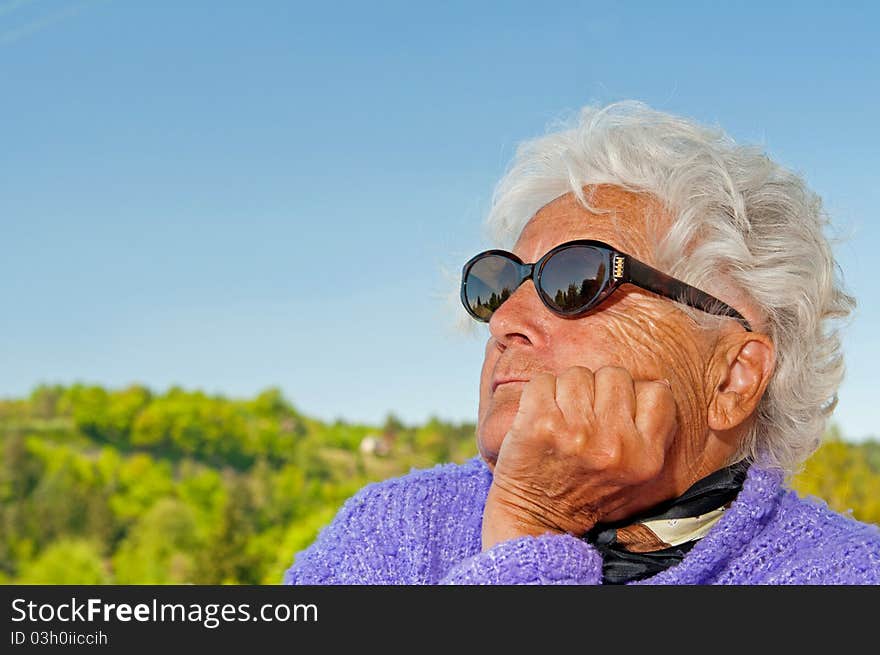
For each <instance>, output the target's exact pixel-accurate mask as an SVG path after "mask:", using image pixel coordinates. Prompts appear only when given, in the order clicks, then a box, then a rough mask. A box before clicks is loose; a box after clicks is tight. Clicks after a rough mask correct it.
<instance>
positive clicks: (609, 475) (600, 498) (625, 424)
mask: <svg viewBox="0 0 880 655" xmlns="http://www.w3.org/2000/svg"><path fill="white" fill-rule="evenodd" d="M677 429H678V421H677V418H676V403H675V399H674V397H673V395H672V390H671V389H670V387H669V384H668V383H667V382H666V381H665V380H653V381H642V380H639V381H633V379H632V377H631V376H630V374H629V371H627V370H626V369H624V368H620V367H616V366H605V367H602V368H600V369H598V370H597V371H596V372H595V373H593V371H591V370H590V369H588V368H585V367H583V366H572V367H570V368H568V369H566V370H565V371H563V372H562V373H561V374H560V375H559V377H558V378H557V377H556V376H554V375H552V374H550V373H540V374H537V375H535V377H533V378H532V379H531V380H529V382H528V383H526V384H525V385H524V387H523V391H522V395H521V397H520V401H519V409H518V411H517V414H516V416H515V417H514V420H513V424H512V425H511V428H510V430H509V431H508V433H507V435H506V436H505V438H504V442H503V443H502V445H501V448H500V449H499V452H498V459H497V461H496V463H495V470H494V477H493V481H492V485H491V487H490V489H489V495H488V497H487V499H486V506H485V508H484V510H483V535H482V538H483V550H486V549H488V548H491V547H492V546H493V545H495V544H496V543H498V542H499V541H503V540H505V539H511V538H514V537H517V536H524V535H539V534H543V533H545V532H557V533H566V532H568V533H571V534H574V535H577V536H579V535H581V534H583V533H584V532H586V531H588V530H589V529H590V528H592V527H593V525H595V524H596V523H597V522H600V521H614V520H618V519H622V518H626V517H627V516H629V515H631V514H633V513H636V512H638V511H641V510H644V509H647V508H649V507H651V506H652V505H655V504H657V503H659V502H661V501H662V500H665V499H667V498H671V497H673V495H674V492H675V488H674V481H673V479H672V476H671V474H670V472H669V471H668V468H669V466H668V464H669V458H668V456H667V455H668V451H669V447H670V445H671V444H672V440H673V437H674V435H675V433H676V431H677Z"/></svg>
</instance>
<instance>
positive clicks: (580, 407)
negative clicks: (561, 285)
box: [477, 185, 775, 549]
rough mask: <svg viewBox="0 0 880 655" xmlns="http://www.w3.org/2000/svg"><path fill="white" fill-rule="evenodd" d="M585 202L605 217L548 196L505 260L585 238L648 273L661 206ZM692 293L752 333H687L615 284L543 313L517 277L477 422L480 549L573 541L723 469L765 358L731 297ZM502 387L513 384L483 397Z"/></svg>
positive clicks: (596, 196) (499, 316) (743, 303)
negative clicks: (721, 304)
mask: <svg viewBox="0 0 880 655" xmlns="http://www.w3.org/2000/svg"><path fill="white" fill-rule="evenodd" d="M588 191H591V192H592V193H593V195H592V197H591V203H592V204H593V205H594V206H597V207H600V208H602V209H611V210H614V211H613V214H609V213H597V214H593V213H591V212H588V211H587V210H586V209H584V207H583V206H582V205H580V204H579V203H578V202H577V200H576V199H575V197H574V196H573V195H572V194H567V195H565V196H561V197H559V198H557V199H556V200H554V201H553V202H551V203H549V204H548V205H546V206H544V207H543V208H541V209H540V210H539V211H538V212H537V213H536V214H535V215H534V216H533V217H532V219H531V220H530V221H529V222H528V224H527V225H526V226H525V228H524V229H523V231H522V233H521V234H520V236H519V239H518V240H517V243H516V245H515V246H514V248H513V249H512V250H513V252H514V253H516V254H517V255H518V256H519V257H521V258H522V259H523V261H527V262H534V261H536V260H537V259H538V258H540V257H541V255H543V254H544V253H546V252H547V251H548V250H550V249H551V248H553V247H554V246H556V245H558V244H560V243H563V242H565V241H570V240H572V239H599V240H601V241H605V242H606V243H609V244H610V245H612V246H614V247H616V248H618V249H620V250H622V251H623V252H625V253H629V254H631V255H633V256H634V257H636V258H638V259H641V260H642V261H644V262H646V263H648V264H650V265H653V266H656V265H657V263H656V262H655V261H654V260H653V256H652V253H651V248H650V239H651V237H650V234H651V230H649V229H647V224H646V221H647V220H650V221H654V223H652V225H653V226H655V227H657V226H659V227H660V228H661V229H663V230H665V229H666V227H667V226H668V224H669V217H668V215H667V214H665V213H664V212H663V210H662V208H661V206H660V205H659V204H658V203H657V202H656V201H655V200H654V199H652V198H651V197H650V196H646V195H636V194H632V193H629V192H626V191H623V190H622V189H619V188H617V187H613V186H604V185H603V186H598V187H592V188H588ZM646 217H650V218H646ZM658 221H659V223H658ZM705 290H706V291H708V292H709V293H712V294H713V295H715V296H717V297H718V298H720V299H721V300H723V301H725V302H727V303H728V304H730V305H731V306H733V307H735V308H736V309H738V310H739V311H740V313H742V314H743V315H744V316H745V317H746V319H748V320H749V321H750V322H751V324H752V325H753V326H755V332H754V333H748V332H746V331H745V330H744V329H743V328H742V326H741V325H740V324H739V323H738V322H737V321H735V320H733V319H730V320H724V321H721V322H720V327H719V328H718V329H714V330H704V329H701V328H699V327H698V326H697V325H696V323H694V321H693V320H692V319H691V318H690V317H689V316H688V315H687V314H686V313H684V312H683V311H681V309H680V306H679V305H678V304H677V303H676V302H674V301H672V300H669V299H666V298H663V297H660V296H657V295H654V294H652V293H650V292H648V291H643V290H642V289H640V288H638V287H635V286H633V285H629V284H625V285H623V286H622V287H621V288H620V289H618V290H617V291H616V292H615V293H614V294H613V295H612V296H611V297H610V298H608V299H606V300H605V301H604V302H603V303H602V305H600V306H599V308H597V310H594V311H593V312H591V313H590V314H588V315H587V316H585V317H581V318H579V319H565V318H561V317H558V316H556V315H554V314H553V313H551V312H550V311H549V310H548V309H547V308H546V307H545V306H544V305H543V304H542V303H541V301H540V299H539V298H538V295H537V292H536V290H535V287H534V284H533V283H532V282H531V281H527V282H525V283H524V284H523V285H522V286H520V287H519V288H518V289H517V290H516V292H515V293H514V294H513V295H512V296H511V297H510V298H509V299H508V300H507V301H506V302H505V303H504V304H503V305H501V307H499V308H498V309H497V310H496V312H495V314H494V315H493V316H492V318H491V320H490V322H489V332H490V337H489V339H488V341H487V343H486V349H485V358H484V362H483V367H482V372H481V377H480V406H479V419H478V426H477V443H478V445H479V450H480V454H481V456H482V458H483V459H484V460H485V461H486V463H487V465H488V466H489V467H490V469H492V471H493V482H492V485H491V487H490V490H489V495H488V497H487V501H486V506H485V509H484V512H483V535H482V536H483V548H484V549H487V548H491V547H492V546H493V545H494V544H496V543H498V542H499V541H502V540H505V539H510V538H514V537H518V536H524V535H538V534H542V533H545V532H556V533H565V532H568V533H571V534H575V535H580V534H583V533H584V532H586V531H587V530H589V529H590V528H591V527H592V526H593V525H594V524H595V523H596V522H607V521H616V520H620V519H624V518H627V517H628V516H632V515H634V514H636V513H638V512H640V511H642V510H644V509H647V508H649V507H651V506H653V505H656V504H657V503H659V502H661V501H663V500H666V499H669V498H674V497H675V496H678V495H680V494H681V493H683V492H684V491H685V490H686V489H687V488H688V487H689V486H691V485H692V484H693V483H694V482H696V481H697V480H699V479H700V478H701V477H704V476H706V475H708V474H709V473H711V472H713V471H716V470H718V469H719V468H722V467H723V466H725V465H727V464H728V463H730V462H731V461H732V458H733V456H734V455H735V453H736V450H737V446H738V444H739V442H740V440H741V439H742V437H743V435H744V434H745V431H746V430H747V429H748V427H749V425H750V423H751V421H752V420H754V412H755V409H756V407H757V404H758V401H759V400H760V398H761V396H762V395H763V393H764V391H765V389H766V386H767V384H768V382H769V380H770V376H771V374H772V369H773V365H774V356H775V355H774V349H773V344H772V342H771V341H770V339H769V338H768V337H767V336H766V335H764V334H762V333H761V326H762V321H761V316H760V314H759V313H758V312H757V311H756V310H755V308H754V306H753V305H751V304H750V303H749V302H747V300H746V298H744V296H743V294H742V293H741V292H739V291H738V290H737V289H735V288H733V287H732V286H730V285H725V284H723V283H721V282H720V281H719V285H718V286H714V287H713V288H710V289H705ZM501 377H504V378H520V379H522V380H524V381H523V382H510V383H507V384H501V385H500V386H498V387H497V389H494V390H493V380H497V379H498V378H501Z"/></svg>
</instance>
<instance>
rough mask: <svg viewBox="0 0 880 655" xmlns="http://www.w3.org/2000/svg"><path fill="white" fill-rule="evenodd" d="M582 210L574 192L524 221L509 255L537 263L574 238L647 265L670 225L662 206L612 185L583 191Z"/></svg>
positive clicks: (652, 200)
mask: <svg viewBox="0 0 880 655" xmlns="http://www.w3.org/2000/svg"><path fill="white" fill-rule="evenodd" d="M584 193H585V196H586V199H587V203H588V204H590V205H591V206H592V207H593V208H594V209H596V211H595V212H592V211H590V210H588V209H586V208H585V207H584V206H583V205H582V204H581V203H580V201H579V200H578V199H577V198H576V197H575V195H574V194H573V193H566V194H565V195H563V196H560V197H558V198H556V199H555V200H553V201H552V202H550V203H548V204H546V205H544V206H543V207H542V208H541V209H539V210H538V211H537V212H536V213H535V215H534V216H533V217H532V218H531V219H530V220H529V222H528V223H526V225H525V227H524V228H523V229H522V232H521V233H520V235H519V239H517V242H516V245H515V246H514V248H513V252H514V253H515V254H516V255H518V256H519V257H521V258H522V259H523V260H524V261H536V260H537V259H538V258H539V257H540V256H541V255H543V254H544V253H546V252H547V251H548V250H550V249H551V248H553V247H554V246H558V245H559V244H560V243H565V242H566V241H572V240H574V239H598V240H599V241H604V242H605V243H607V244H609V245H611V246H613V247H615V248H617V249H618V250H621V251H623V252H626V253H628V254H631V255H633V256H634V257H636V258H638V259H642V260H643V261H646V262H650V259H651V255H650V253H651V245H652V243H653V242H654V241H655V240H656V239H658V238H660V237H662V235H663V234H665V232H666V230H667V229H668V227H669V215H668V213H667V212H666V211H665V210H664V209H663V206H662V204H661V203H660V202H659V201H658V200H657V199H656V198H655V197H653V196H651V195H648V194H641V193H633V192H630V191H626V190H624V189H621V188H620V187H615V186H610V185H600V186H589V187H585V188H584Z"/></svg>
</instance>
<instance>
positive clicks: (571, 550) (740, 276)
mask: <svg viewBox="0 0 880 655" xmlns="http://www.w3.org/2000/svg"><path fill="white" fill-rule="evenodd" d="M826 222H827V221H826V218H825V214H824V212H823V210H822V205H821V202H820V199H819V198H818V197H817V196H816V195H815V194H814V193H813V192H811V191H810V190H809V189H808V188H807V187H806V186H805V184H804V182H803V181H802V180H801V179H800V178H799V177H798V176H796V175H794V174H793V173H791V172H789V171H787V170H785V169H784V168H782V167H780V166H779V165H778V164H776V163H774V162H773V161H771V160H770V159H768V158H767V157H766V156H765V155H764V154H762V153H761V152H760V151H758V150H755V149H752V148H747V147H742V146H738V145H736V144H735V143H733V142H732V141H731V140H730V139H729V138H728V137H726V136H725V135H724V134H722V133H720V132H718V131H716V130H713V129H707V128H705V127H702V126H699V125H695V124H693V123H691V122H689V121H687V120H684V119H682V118H679V117H675V116H670V115H667V114H664V113H660V112H657V111H654V110H652V109H650V108H648V107H646V106H644V105H642V104H640V103H634V102H629V103H619V104H615V105H610V106H608V107H605V108H601V109H596V108H592V107H587V108H584V109H583V110H581V112H580V114H579V121H578V122H577V124H576V125H574V126H573V127H571V128H570V129H564V130H562V131H559V132H556V133H551V134H548V135H546V136H543V137H540V138H538V139H535V140H533V141H530V142H527V143H525V144H523V145H522V146H520V148H519V149H518V151H517V154H516V158H515V161H514V163H513V165H512V167H511V168H510V169H509V171H508V172H507V174H506V175H505V177H504V178H503V179H502V181H501V182H500V183H499V185H498V187H497V189H496V192H495V196H494V202H493V206H492V210H491V213H490V215H489V218H488V224H489V226H490V227H491V228H492V229H493V231H494V233H495V235H496V238H497V239H498V240H499V241H500V242H501V245H502V247H504V246H506V247H509V250H504V249H493V250H488V251H486V252H482V253H480V254H478V255H476V256H475V257H473V258H471V259H470V260H469V261H468V262H467V263H466V264H465V265H464V268H463V270H462V279H461V289H460V298H461V301H462V303H463V304H464V307H465V309H466V311H467V312H468V314H470V316H471V317H472V318H473V319H475V320H476V321H481V322H485V323H488V330H489V338H488V341H487V342H486V348H485V358H484V360H483V367H482V374H481V378H480V404H479V420H478V426H477V434H476V438H477V443H478V446H479V452H480V455H479V456H478V457H474V458H473V459H471V460H469V461H467V462H465V463H464V464H461V465H457V464H445V465H438V466H436V467H434V468H432V469H428V470H413V471H412V472H411V473H409V474H408V475H405V476H402V477H399V478H395V479H391V480H387V481H385V482H381V483H375V484H371V485H368V486H367V487H365V488H364V489H362V490H361V491H360V492H359V493H357V494H356V495H355V496H354V497H352V498H350V499H349V500H348V501H347V502H346V503H345V505H344V506H343V507H342V509H341V510H340V511H339V513H338V515H337V516H336V518H335V519H334V520H333V522H332V524H331V525H329V526H328V527H326V528H325V529H324V530H323V531H322V532H321V533H320V535H319V536H318V538H317V540H316V542H315V543H314V544H312V545H311V546H310V547H309V548H308V549H306V550H305V551H303V552H301V553H299V554H298V555H297V556H296V558H295V563H294V564H293V566H291V567H290V569H289V570H288V571H287V573H286V576H285V582H287V583H290V584H333V583H342V584H353V583H354V584H358V583H366V584H435V583H441V584H463V583H467V584H474V583H482V584H551V583H552V584H600V583H604V584H621V583H631V582H641V583H646V584H755V583H758V584H785V583H795V584H817V583H818V584H851V583H855V584H864V583H875V584H876V583H880V529H878V528H877V527H876V526H873V525H867V524H864V523H860V522H857V521H855V520H853V519H852V518H850V517H846V516H843V515H840V514H837V513H835V512H832V511H831V510H830V509H829V508H828V507H827V506H826V505H825V504H823V503H821V502H818V501H815V500H809V499H801V498H799V497H798V496H797V495H796V494H795V493H794V492H792V491H791V490H789V489H787V488H786V486H785V480H786V479H787V478H788V477H789V476H790V475H791V474H793V473H795V472H796V471H797V470H798V468H799V467H800V466H801V465H802V463H803V462H804V461H805V460H806V458H807V457H808V456H809V455H810V454H811V453H812V452H813V451H814V450H815V448H816V447H817V445H818V444H819V440H820V437H821V435H822V433H823V431H824V429H825V426H826V421H827V418H828V416H829V414H830V413H831V411H832V410H833V409H834V406H835V404H836V390H837V388H838V386H839V384H840V382H841V379H842V376H843V362H842V356H841V351H840V347H841V346H840V340H839V337H838V334H837V332H836V330H834V329H833V327H832V326H830V325H828V322H829V320H832V319H835V318H840V317H844V316H846V315H847V314H848V313H849V311H850V310H851V309H852V307H853V306H854V300H853V299H852V298H851V297H850V296H848V295H847V294H846V293H845V292H844V291H843V290H842V288H841V285H840V283H839V281H838V280H837V276H836V272H837V266H836V263H835V261H834V259H833V257H832V253H831V249H830V247H829V244H828V242H827V240H826V238H825V237H824V236H823V231H822V230H823V226H824V225H825V224H826ZM514 239H515V242H514V243H513V244H512V245H509V244H510V242H511V241H514Z"/></svg>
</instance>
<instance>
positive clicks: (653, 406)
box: [635, 380, 678, 450]
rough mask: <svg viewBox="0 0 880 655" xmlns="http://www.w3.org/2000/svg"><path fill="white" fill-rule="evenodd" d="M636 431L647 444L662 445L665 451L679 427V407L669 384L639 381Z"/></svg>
mask: <svg viewBox="0 0 880 655" xmlns="http://www.w3.org/2000/svg"><path fill="white" fill-rule="evenodd" d="M635 393H636V405H637V410H636V418H635V424H636V430H638V432H639V434H641V435H642V438H643V440H644V441H645V443H646V444H653V445H661V446H662V447H663V449H664V450H665V449H666V447H667V446H668V445H669V443H671V440H672V437H673V436H674V434H675V428H676V427H677V426H678V405H677V404H676V402H675V396H674V395H673V394H672V389H671V388H670V386H669V383H668V382H666V381H660V380H650V381H649V380H639V381H638V382H636V383H635Z"/></svg>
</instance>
